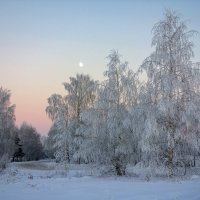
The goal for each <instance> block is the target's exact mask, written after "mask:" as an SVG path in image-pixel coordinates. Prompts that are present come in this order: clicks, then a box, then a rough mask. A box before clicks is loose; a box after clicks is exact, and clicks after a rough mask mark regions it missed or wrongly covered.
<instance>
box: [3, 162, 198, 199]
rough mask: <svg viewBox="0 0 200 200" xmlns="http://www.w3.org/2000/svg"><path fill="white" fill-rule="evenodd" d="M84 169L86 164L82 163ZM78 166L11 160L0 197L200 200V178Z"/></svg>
mask: <svg viewBox="0 0 200 200" xmlns="http://www.w3.org/2000/svg"><path fill="white" fill-rule="evenodd" d="M81 168H83V166H81ZM89 174H90V173H88V172H87V170H86V169H85V170H84V169H83V170H81V171H80V169H79V167H77V166H76V165H74V166H73V165H72V166H70V167H69V166H68V170H67V173H66V172H65V171H64V170H62V169H59V168H57V167H56V164H55V163H53V162H46V161H37V162H22V163H12V164H11V165H10V166H9V167H8V169H6V171H4V172H3V173H1V175H0V199H1V200H16V199H20V200H36V199H37V200H44V199H47V200H55V199H57V200H64V199H65V200H66V199H70V200H80V199H82V200H134V199H135V200H149V199H152V200H179V199H180V200H186V199H189V200H199V199H200V177H199V176H192V177H191V178H190V179H187V180H180V179H179V180H175V179H171V180H169V179H162V180H161V179H158V178H157V179H152V180H150V181H149V182H147V181H145V180H142V179H141V178H134V177H122V178H118V177H97V176H91V175H90V176H89Z"/></svg>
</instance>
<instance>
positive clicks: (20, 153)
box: [12, 135, 25, 162]
mask: <svg viewBox="0 0 200 200" xmlns="http://www.w3.org/2000/svg"><path fill="white" fill-rule="evenodd" d="M15 145H16V150H15V153H14V155H13V159H12V161H13V162H14V161H17V162H21V161H22V158H23V157H24V155H25V153H24V152H23V148H22V144H20V138H19V136H18V135H16V137H15Z"/></svg>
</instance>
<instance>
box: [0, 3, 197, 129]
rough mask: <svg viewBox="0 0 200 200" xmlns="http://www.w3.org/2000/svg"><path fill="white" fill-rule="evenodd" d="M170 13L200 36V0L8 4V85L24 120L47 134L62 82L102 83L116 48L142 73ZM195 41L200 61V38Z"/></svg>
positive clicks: (2, 68) (1, 30)
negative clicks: (157, 28)
mask: <svg viewBox="0 0 200 200" xmlns="http://www.w3.org/2000/svg"><path fill="white" fill-rule="evenodd" d="M168 8H169V9H173V10H176V11H177V12H179V13H180V14H181V16H182V18H183V19H185V20H188V21H187V24H188V27H189V29H195V30H197V31H199V32H200V12H199V9H200V1H198V0H190V1H189V0H188V1H186V0H173V1H172V0H140V1H139V0H132V1H131V0H115V1H114V0H107V1H106V0H101V1H100V0H99V1H97V0H93V1H92V0H68V1H67V0H66V1H64V0H57V1H56V0H54V1H53V0H48V1H47V0H32V1H31V0H29V1H28V0H27V1H23V0H8V1H6V0H4V1H3V0H0V85H1V86H3V87H5V88H8V89H10V90H11V91H12V94H13V95H12V96H13V97H12V101H13V102H14V103H16V106H17V108H16V115H17V123H18V124H20V123H21V122H22V121H24V120H27V121H28V122H29V123H32V125H33V126H36V128H38V130H39V131H40V132H42V133H44V132H47V130H48V128H49V126H50V122H49V121H48V119H47V116H46V114H45V112H44V109H45V106H46V104H47V103H46V102H47V101H46V99H47V98H48V97H49V96H50V95H51V94H52V93H54V92H56V93H61V94H64V93H65V92H64V87H63V86H62V83H63V82H65V81H68V78H69V76H74V75H75V74H76V73H86V74H90V75H91V76H92V77H93V78H95V79H102V78H103V75H102V74H103V71H104V70H105V67H106V59H105V58H106V56H107V55H108V53H109V51H110V50H111V49H118V50H119V52H120V53H121V54H122V55H123V57H124V59H125V60H127V61H129V63H130V64H131V66H132V67H133V68H134V70H136V69H137V68H138V66H139V65H140V64H141V63H142V61H143V60H144V59H145V58H146V57H147V56H148V55H149V54H150V53H151V52H152V51H153V49H152V48H151V38H152V34H151V29H152V27H153V25H154V24H155V23H156V22H158V21H159V20H160V19H162V17H163V12H164V10H165V9H168ZM194 42H195V44H196V46H195V48H194V51H195V54H196V57H195V58H194V61H200V54H199V52H200V36H197V37H196V38H195V39H194ZM80 61H82V62H83V63H84V67H83V68H80V67H79V66H78V63H79V62H80Z"/></svg>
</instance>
